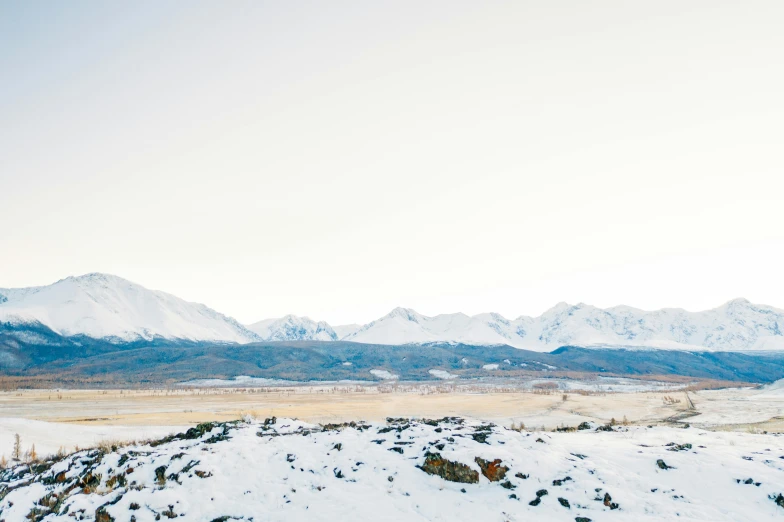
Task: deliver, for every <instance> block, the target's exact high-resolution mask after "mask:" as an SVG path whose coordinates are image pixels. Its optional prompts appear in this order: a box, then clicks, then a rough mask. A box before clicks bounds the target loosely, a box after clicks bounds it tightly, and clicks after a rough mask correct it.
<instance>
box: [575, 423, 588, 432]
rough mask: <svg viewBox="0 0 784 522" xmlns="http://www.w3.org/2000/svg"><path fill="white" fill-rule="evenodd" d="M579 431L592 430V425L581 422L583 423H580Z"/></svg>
mask: <svg viewBox="0 0 784 522" xmlns="http://www.w3.org/2000/svg"><path fill="white" fill-rule="evenodd" d="M577 429H578V430H590V429H591V425H590V424H588V423H587V422H581V423H580V424H579V425H578V426H577Z"/></svg>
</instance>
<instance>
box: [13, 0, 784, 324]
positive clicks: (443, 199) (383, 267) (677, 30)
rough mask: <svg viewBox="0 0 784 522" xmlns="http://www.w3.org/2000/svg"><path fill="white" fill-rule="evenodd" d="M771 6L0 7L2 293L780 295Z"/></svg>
mask: <svg viewBox="0 0 784 522" xmlns="http://www.w3.org/2000/svg"><path fill="white" fill-rule="evenodd" d="M782 27H784V2H781V1H779V0H772V1H765V2H762V1H759V2H755V1H749V2H736V1H733V2H723V1H718V0H711V1H704V2H703V1H685V2H684V1H682V0H679V1H659V2H627V1H617V2H602V1H597V2H582V1H548V2H544V1H542V2H524V1H520V2H492V1H486V2H460V1H448V2H447V1H444V2H406V1H403V2H400V1H394V2H328V3H327V2H312V3H306V2H246V3H243V2H231V3H224V2H206V3H201V4H200V3H198V2H171V1H164V2H146V3H144V2H132V3H129V4H126V5H120V4H117V3H111V4H107V3H105V2H68V3H51V2H49V3H32V2H23V1H19V2H3V3H2V4H0V78H2V81H0V287H15V286H29V285H40V284H48V283H51V282H53V281H55V280H57V279H60V278H62V277H65V276H67V275H76V274H82V273H86V272H93V271H101V272H108V273H113V274H117V275H120V276H122V277H125V278H128V279H130V280H132V281H136V282H138V283H141V284H143V285H145V286H147V287H149V288H155V289H160V290H165V291H168V292H170V293H173V294H175V295H178V296H180V297H183V298H185V299H188V300H193V301H199V302H203V303H206V304H208V305H209V306H211V307H213V308H215V309H217V310H219V311H221V312H224V313H226V314H229V315H232V316H234V317H236V318H237V319H239V320H240V321H243V322H251V321H256V320H259V319H263V318H267V317H275V316H281V315H284V314H286V313H295V314H298V315H308V316H310V317H312V318H314V319H325V320H328V321H330V322H331V323H333V324H341V323H347V322H366V321H369V320H372V319H375V318H377V317H379V316H381V315H383V314H385V313H387V312H388V311H389V310H390V309H391V308H393V307H394V306H398V305H400V306H407V307H411V308H414V309H416V310H418V311H420V312H422V313H425V314H431V315H432V314H436V313H443V312H455V311H463V312H466V313H470V314H473V313H479V312H486V311H496V312H499V313H502V314H504V315H506V316H508V317H516V316H518V315H521V314H527V315H538V314H539V313H541V312H542V311H544V310H545V309H546V308H549V307H550V306H552V305H554V304H555V303H556V302H558V301H568V302H579V301H583V302H587V303H591V304H595V305H597V306H612V305H615V304H621V303H624V304H628V305H632V306H638V307H641V308H646V309H653V308H659V307H663V306H678V307H684V308H687V309H691V310H697V309H704V308H709V307H713V306H716V305H719V304H721V303H722V302H724V301H727V300H729V299H731V298H734V297H739V296H743V297H746V298H748V299H750V300H752V301H756V302H764V303H767V304H771V305H774V306H779V307H784V277H782V273H784V227H783V226H782V224H783V223H784V218H782V209H783V208H784V204H783V203H784V198H783V197H782V193H783V191H784V176H783V175H782V174H784V148H783V147H782V145H783V144H784V96H782V93H783V92H784V67H782V56H784V31H782V30H781V28H782Z"/></svg>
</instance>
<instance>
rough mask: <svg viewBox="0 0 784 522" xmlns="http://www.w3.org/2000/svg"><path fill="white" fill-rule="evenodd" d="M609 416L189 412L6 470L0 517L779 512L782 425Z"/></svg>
mask: <svg viewBox="0 0 784 522" xmlns="http://www.w3.org/2000/svg"><path fill="white" fill-rule="evenodd" d="M582 427H583V428H586V426H582ZM607 429H609V428H607ZM616 430H617V431H596V427H594V426H591V427H590V428H587V429H583V430H580V431H576V432H572V433H550V432H534V433H526V432H522V433H518V432H516V431H511V430H507V429H504V428H501V427H497V426H493V425H490V424H483V423H478V422H472V421H463V420H461V419H454V418H452V419H441V420H438V421H413V420H406V419H388V422H387V424H386V425H377V424H362V423H358V424H354V423H352V424H349V425H345V424H343V425H331V426H330V425H327V426H324V427H320V426H314V425H310V424H305V423H302V422H298V421H294V420H288V419H274V418H273V419H268V420H265V421H264V422H257V421H253V422H237V423H228V424H203V425H200V426H198V427H196V428H192V429H190V430H189V431H188V432H186V433H184V434H180V435H178V436H172V437H169V438H167V439H163V440H162V441H157V442H153V443H147V444H143V445H137V446H129V447H125V448H120V449H117V450H115V451H110V452H108V453H102V452H101V451H99V450H89V451H81V452H79V453H76V454H73V455H70V456H68V457H65V458H63V459H62V460H59V461H57V462H54V463H52V462H45V463H41V464H37V465H33V466H32V470H31V468H29V467H28V466H27V465H18V466H16V467H15V468H12V469H10V470H6V471H4V472H2V475H0V519H2V520H5V521H6V522H17V521H19V522H21V521H25V520H46V521H55V520H63V521H65V520H69V521H70V520H98V521H101V522H108V521H131V520H133V521H138V522H143V521H153V520H166V519H169V518H175V517H176V518H178V519H181V520H187V521H191V520H192V521H221V522H227V521H228V520H281V521H282V520H286V521H292V520H390V521H391V520H448V521H454V520H491V521H494V520H497V521H523V520H543V521H577V522H586V521H610V520H635V521H636V520H650V521H654V520H706V521H708V520H709V521H720V520H754V521H759V520H782V519H784V497H782V496H781V493H782V492H784V439H782V438H781V437H780V436H774V435H751V434H735V433H712V432H705V431H700V430H696V429H680V428H665V427H655V428H645V427H633V428H628V429H627V428H620V429H617V428H616Z"/></svg>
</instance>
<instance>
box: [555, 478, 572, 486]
mask: <svg viewBox="0 0 784 522" xmlns="http://www.w3.org/2000/svg"><path fill="white" fill-rule="evenodd" d="M570 480H572V477H564V478H562V479H556V480H553V486H563V485H564V482H569V481H570Z"/></svg>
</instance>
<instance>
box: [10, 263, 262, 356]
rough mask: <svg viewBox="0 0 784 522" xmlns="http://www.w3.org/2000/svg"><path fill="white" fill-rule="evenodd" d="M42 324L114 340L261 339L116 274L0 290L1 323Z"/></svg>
mask: <svg viewBox="0 0 784 522" xmlns="http://www.w3.org/2000/svg"><path fill="white" fill-rule="evenodd" d="M3 322H4V323H10V324H13V325H31V326H35V325H43V326H46V327H48V328H50V329H51V330H53V331H54V332H56V333H58V334H60V335H63V336H73V335H86V336H88V337H92V338H96V339H107V340H110V341H112V342H130V341H137V340H153V339H156V338H164V339H183V340H189V341H221V342H236V343H247V342H252V341H256V340H259V338H258V336H257V335H256V334H254V333H253V332H251V331H249V330H248V329H246V328H245V327H244V326H242V325H241V324H240V323H238V322H237V321H235V320H234V319H232V318H231V317H227V316H225V315H223V314H220V313H218V312H216V311H215V310H213V309H211V308H208V307H207V306H204V305H203V304H198V303H189V302H187V301H184V300H182V299H180V298H178V297H175V296H173V295H171V294H167V293H164V292H159V291H155V290H148V289H146V288H144V287H143V286H141V285H138V284H136V283H132V282H130V281H127V280H125V279H122V278H120V277H117V276H113V275H108V274H87V275H83V276H79V277H68V278H65V279H62V280H60V281H57V282H56V283H54V284H51V285H48V286H39V287H32V288H14V289H2V288H0V323H3Z"/></svg>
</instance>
